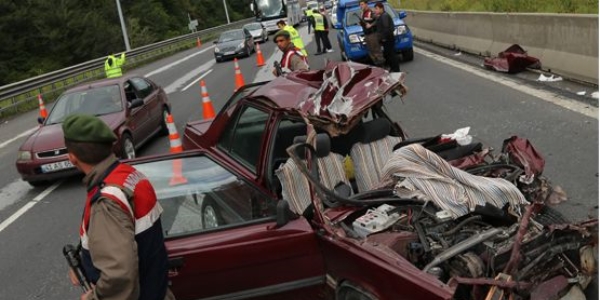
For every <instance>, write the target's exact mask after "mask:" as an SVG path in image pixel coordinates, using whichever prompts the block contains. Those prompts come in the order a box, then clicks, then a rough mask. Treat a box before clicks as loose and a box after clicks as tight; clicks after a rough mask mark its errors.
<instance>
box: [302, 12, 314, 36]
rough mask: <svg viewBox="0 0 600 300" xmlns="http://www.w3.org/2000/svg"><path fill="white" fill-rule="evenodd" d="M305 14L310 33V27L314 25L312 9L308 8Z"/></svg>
mask: <svg viewBox="0 0 600 300" xmlns="http://www.w3.org/2000/svg"><path fill="white" fill-rule="evenodd" d="M304 14H305V15H306V22H308V33H309V34H310V27H311V26H312V22H313V18H312V15H313V12H312V9H307V10H306V11H305V12H304Z"/></svg>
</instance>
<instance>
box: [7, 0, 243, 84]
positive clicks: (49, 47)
mask: <svg viewBox="0 0 600 300" xmlns="http://www.w3.org/2000/svg"><path fill="white" fill-rule="evenodd" d="M120 1H121V8H122V10H123V15H124V17H125V23H126V26H127V31H128V35H129V41H130V45H131V47H132V48H137V47H140V46H144V45H147V44H150V43H154V42H158V41H162V40H165V39H169V38H173V37H176V36H180V35H183V34H186V33H189V29H188V27H187V24H188V21H189V20H188V13H189V15H190V17H191V18H192V19H197V20H198V23H199V26H198V30H201V29H205V28H209V27H214V26H217V25H221V24H225V23H226V18H225V11H224V9H223V1H220V0H219V1H217V0H120ZM227 3H228V12H229V18H230V20H231V21H232V22H233V21H236V20H240V19H244V18H249V17H251V16H252V13H251V12H250V5H249V1H248V0H227ZM0 40H1V41H2V48H1V49H2V50H1V51H0V86H2V85H5V84H9V83H11V82H16V81H20V80H23V79H26V78H29V77H33V76H37V75H41V74H44V73H48V72H51V71H54V70H57V69H61V68H65V67H68V66H72V65H75V64H78V63H82V62H85V61H88V60H91V59H94V58H98V57H103V56H106V55H108V54H110V53H120V52H122V51H124V50H125V46H124V43H123V36H122V33H121V25H120V21H119V16H118V14H117V8H116V3H115V0H53V1H48V0H0Z"/></svg>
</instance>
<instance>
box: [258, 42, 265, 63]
mask: <svg viewBox="0 0 600 300" xmlns="http://www.w3.org/2000/svg"><path fill="white" fill-rule="evenodd" d="M264 65H265V58H264V57H263V55H262V51H260V46H259V45H258V43H256V66H257V67H262V66H264Z"/></svg>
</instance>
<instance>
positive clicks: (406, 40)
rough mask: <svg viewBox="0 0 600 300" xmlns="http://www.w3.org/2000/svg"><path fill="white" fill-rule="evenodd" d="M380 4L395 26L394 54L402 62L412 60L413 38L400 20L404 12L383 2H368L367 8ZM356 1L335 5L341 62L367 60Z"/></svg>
mask: <svg viewBox="0 0 600 300" xmlns="http://www.w3.org/2000/svg"><path fill="white" fill-rule="evenodd" d="M377 2H381V3H383V5H384V7H385V11H386V12H387V13H388V14H389V15H390V16H392V18H393V19H394V25H395V26H396V32H395V35H396V52H398V53H400V54H401V55H402V60H403V61H411V60H413V57H414V54H413V36H412V33H411V32H410V29H409V28H408V25H406V24H405V23H404V21H403V20H402V19H404V18H405V17H406V12H405V11H400V12H399V13H396V11H395V10H394V9H393V8H392V7H391V6H390V5H389V4H388V3H387V2H386V1H385V0H382V1H370V2H369V7H371V9H373V7H374V6H375V3H377ZM358 3H359V2H358V1H357V0H339V2H338V3H337V22H336V23H335V24H334V26H333V27H334V28H335V29H338V33H337V41H338V44H339V46H340V49H341V52H342V54H341V55H342V60H352V61H363V60H367V59H368V58H369V55H368V52H367V45H366V43H365V42H364V33H363V30H362V27H361V26H360V24H359V23H360V16H361V14H362V11H361V10H360V7H359V6H358Z"/></svg>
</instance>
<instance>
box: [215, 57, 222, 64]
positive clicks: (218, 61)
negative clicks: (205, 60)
mask: <svg viewBox="0 0 600 300" xmlns="http://www.w3.org/2000/svg"><path fill="white" fill-rule="evenodd" d="M215 61H216V62H217V63H220V62H222V61H223V60H221V59H218V58H216V57H215Z"/></svg>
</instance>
